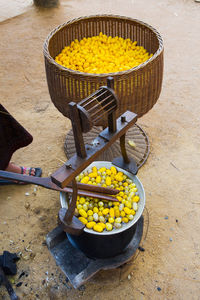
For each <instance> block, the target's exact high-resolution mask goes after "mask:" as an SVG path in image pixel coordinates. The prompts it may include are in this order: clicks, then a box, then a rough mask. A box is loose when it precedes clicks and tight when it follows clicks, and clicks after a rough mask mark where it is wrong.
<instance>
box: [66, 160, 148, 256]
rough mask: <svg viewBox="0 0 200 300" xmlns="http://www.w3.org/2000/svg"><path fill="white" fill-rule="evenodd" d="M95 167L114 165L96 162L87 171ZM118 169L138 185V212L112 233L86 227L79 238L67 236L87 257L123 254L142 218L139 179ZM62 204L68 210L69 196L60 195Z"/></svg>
mask: <svg viewBox="0 0 200 300" xmlns="http://www.w3.org/2000/svg"><path fill="white" fill-rule="evenodd" d="M94 166H96V167H97V168H101V167H104V166H105V167H107V168H110V167H111V166H113V164H112V163H111V162H107V161H95V162H93V163H92V164H91V165H89V166H88V167H87V168H86V170H87V169H90V168H92V167H94ZM115 167H116V166H115ZM116 168H117V170H119V171H122V172H123V173H124V174H125V175H127V176H128V177H129V178H130V179H131V180H133V182H134V183H135V184H136V186H137V188H138V193H139V196H140V201H139V202H138V210H137V212H136V214H135V216H134V219H133V220H132V221H129V222H128V223H127V224H123V226H122V227H121V228H120V229H113V230H112V231H103V232H101V233H99V232H95V231H93V230H92V229H88V228H86V227H85V228H84V231H83V233H82V234H81V235H79V236H75V235H71V234H67V237H68V239H69V241H70V242H71V244H72V245H73V246H74V247H75V248H78V249H79V250H81V251H82V252H83V253H84V254H85V255H86V256H89V257H92V258H109V257H113V256H116V255H118V254H120V253H122V252H123V251H124V250H125V249H126V247H127V246H128V245H129V243H130V242H131V240H132V238H133V236H134V233H135V230H136V227H137V222H138V220H139V219H140V217H141V216H142V213H143V210H144V206H145V192H144V188H143V186H142V183H141V182H140V180H139V179H138V177H137V176H135V175H133V174H131V173H129V172H127V171H125V170H123V169H121V168H118V167H116ZM60 203H61V207H64V208H67V203H68V194H66V193H62V192H61V193H60Z"/></svg>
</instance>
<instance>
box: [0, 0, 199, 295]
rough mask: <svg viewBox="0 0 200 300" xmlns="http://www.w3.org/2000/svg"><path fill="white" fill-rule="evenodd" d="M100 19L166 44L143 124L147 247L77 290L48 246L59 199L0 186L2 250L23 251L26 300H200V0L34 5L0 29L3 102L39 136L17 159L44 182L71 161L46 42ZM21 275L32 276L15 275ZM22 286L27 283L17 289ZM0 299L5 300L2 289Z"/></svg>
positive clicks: (142, 176)
mask: <svg viewBox="0 0 200 300" xmlns="http://www.w3.org/2000/svg"><path fill="white" fill-rule="evenodd" d="M101 13H111V14H119V15H124V16H129V17H133V18H136V19H139V20H142V21H144V22H146V23H149V24H151V25H152V26H153V27H155V28H156V29H157V30H158V31H159V32H160V33H161V35H162V37H163V39H164V46H165V55H164V56H165V70H164V82H163V88H162V93H161V95H160V98H159V101H158V102H157V104H156V105H155V106H154V108H153V109H152V110H151V111H150V112H149V113H148V114H146V115H145V116H144V117H142V118H141V119H139V121H138V124H139V125H141V126H142V128H143V129H144V130H145V131H146V133H147V135H148V137H149V139H150V145H151V152H150V156H149V158H148V160H147V162H146V164H145V165H144V166H143V167H142V168H141V169H140V170H139V173H138V177H139V178H140V179H141V181H142V183H143V185H144V188H145V191H146V198H147V199H146V202H147V203H146V208H147V210H148V213H149V228H148V233H147V235H146V237H145V236H144V238H143V241H142V243H141V246H142V247H144V248H145V252H138V253H137V254H136V257H134V258H133V259H132V260H131V261H130V262H129V263H128V264H126V265H124V266H123V267H122V268H118V269H115V270H110V271H102V272H99V273H98V274H97V275H96V276H95V277H93V278H92V279H91V280H90V281H88V282H87V283H86V284H85V286H84V287H82V288H81V289H80V290H75V289H73V288H72V287H71V286H70V284H69V283H66V282H65V278H64V276H63V273H62V272H61V270H60V269H59V268H58V267H57V266H56V264H55V261H54V259H53V258H52V256H51V254H50V253H49V251H48V249H47V247H46V246H45V243H44V240H45V236H46V234H47V233H48V232H49V231H51V230H52V229H53V228H54V227H55V226H56V224H57V212H58V210H59V208H60V203H59V193H58V192H54V191H49V190H46V189H43V188H41V187H38V188H37V191H36V192H34V188H35V186H34V185H25V186H14V185H13V186H2V187H0V213H1V218H0V239H1V245H0V253H2V252H3V250H9V251H11V252H21V253H22V258H21V259H20V260H19V262H18V263H17V266H18V274H17V275H16V276H15V277H14V278H12V281H13V280H14V282H15V283H14V284H13V285H14V288H15V290H16V292H17V294H18V295H19V296H20V297H21V299H24V300H28V299H31V300H32V299H43V300H46V299H53V300H54V299H55V300H56V299H69V300H72V299H73V300H76V299H83V300H86V299H88V300H89V299H90V300H91V299H92V300H103V299H106V300H113V299H118V300H124V299H128V300H133V299H135V300H138V299H170V300H171V299H176V300H179V299H181V300H182V299H187V300H191V299H192V300H193V299H194V300H197V299H200V257H199V253H200V251H199V250H200V238H199V232H200V222H199V220H200V193H199V175H200V168H199V166H200V156H199V154H200V141H199V132H200V131H199V130H200V128H199V127H200V126H199V124H200V118H199V115H200V109H199V108H200V105H199V99H200V81H199V78H200V71H199V66H200V52H199V49H200V39H199V34H200V22H199V21H200V4H199V3H195V2H194V1H193V0H175V1H172V0H166V1H163V0H160V1H157V0H149V1H145V0H124V1H119V0H116V1H105V0H96V1H89V0H85V1H82V0H74V1H70V0H69V1H63V2H61V5H60V7H59V8H55V9H49V10H48V9H46V10H45V9H43V10H39V9H37V8H35V7H32V9H29V10H28V11H27V12H25V13H24V14H21V15H19V16H17V17H15V18H11V19H8V20H5V21H4V22H2V23H0V53H1V59H0V94H1V100H0V101H1V103H2V104H3V105H4V106H5V107H6V108H7V110H8V111H9V112H10V113H11V114H12V115H13V116H15V118H16V119H17V120H18V121H19V122H20V123H21V124H23V125H24V127H25V128H27V129H28V130H29V131H30V132H31V133H32V135H33V136H34V141H33V143H32V144H31V145H30V146H28V147H27V148H24V149H21V150H19V151H17V152H16V153H15V155H14V156H13V159H12V160H13V161H14V162H15V163H18V164H20V165H26V166H30V165H31V166H40V167H42V169H43V176H48V175H49V174H51V173H52V172H53V171H54V170H56V169H57V168H58V167H59V166H61V165H62V162H61V161H60V160H62V161H65V160H66V158H65V154H64V150H63V146H64V140H65V136H66V133H67V132H68V130H69V129H70V126H71V125H70V121H69V120H68V119H66V118H64V117H63V116H62V114H60V113H59V112H58V111H57V109H56V108H55V107H54V105H53V104H52V102H51V100H50V96H49V93H48V88H47V83H46V78H45V76H46V75H45V68H44V60H43V52H42V51H43V42H44V40H45V38H46V36H47V35H48V34H49V32H50V31H51V30H52V29H54V28H55V27H56V26H57V25H59V24H61V23H64V22H65V21H68V20H70V19H72V18H75V17H79V16H84V15H91V14H101ZM25 193H29V194H30V195H28V196H26V195H25ZM147 210H145V217H146V218H145V233H146V231H147V217H148V214H147ZM166 216H168V219H167V218H166ZM27 247H28V248H27ZM26 249H27V250H30V249H31V250H32V252H30V251H27V250H26ZM23 271H24V272H25V274H26V275H27V276H23V277H22V278H20V279H19V275H20V274H21V273H22V272H23ZM128 275H130V276H129V279H128ZM20 281H22V282H23V283H22V285H21V286H20V287H16V285H15V284H17V283H19V282H20ZM158 287H160V289H161V290H159V289H158ZM0 298H1V299H6V300H7V299H9V297H8V296H7V294H6V291H5V289H4V288H1V289H0Z"/></svg>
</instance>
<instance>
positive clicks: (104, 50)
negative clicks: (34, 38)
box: [55, 32, 153, 74]
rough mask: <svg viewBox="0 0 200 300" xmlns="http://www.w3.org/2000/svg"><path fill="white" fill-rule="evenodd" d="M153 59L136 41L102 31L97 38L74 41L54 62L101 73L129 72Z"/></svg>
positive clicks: (70, 67) (75, 68)
mask: <svg viewBox="0 0 200 300" xmlns="http://www.w3.org/2000/svg"><path fill="white" fill-rule="evenodd" d="M152 56H153V54H149V53H148V52H147V51H146V50H145V49H144V48H143V47H142V46H137V41H135V42H132V41H131V40H130V39H123V38H121V37H118V36H116V37H111V36H107V35H105V34H103V33H102V32H100V34H99V35H98V36H93V37H89V38H83V39H82V40H81V41H80V42H79V41H78V40H77V39H76V40H74V41H73V42H71V44H70V46H66V47H65V48H64V49H63V50H62V52H61V53H60V54H59V55H57V56H56V57H55V61H56V62H57V63H58V64H60V65H62V66H64V67H66V68H68V69H72V70H76V71H80V72H86V73H93V74H102V73H113V72H120V71H125V70H129V69H131V68H134V67H136V66H138V65H140V64H142V63H143V62H145V61H146V60H148V59H149V58H150V57H152Z"/></svg>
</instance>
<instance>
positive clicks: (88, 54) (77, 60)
mask: <svg viewBox="0 0 200 300" xmlns="http://www.w3.org/2000/svg"><path fill="white" fill-rule="evenodd" d="M136 44H137V42H136V41H134V42H132V41H131V40H130V39H123V38H121V37H120V38H118V37H117V36H116V37H111V36H109V37H108V36H107V35H105V34H101V32H100V34H99V35H98V36H93V37H91V38H90V37H89V38H83V39H82V40H80V41H78V40H77V39H76V40H74V41H72V42H71V44H70V45H69V46H67V47H64V49H63V50H62V51H61V53H59V54H58V55H57V56H56V57H55V62H56V63H58V64H60V65H62V66H64V67H66V68H69V69H72V70H77V71H80V72H85V73H94V74H101V73H110V72H119V71H125V70H128V69H131V68H133V67H135V66H138V65H139V64H141V63H143V62H145V61H146V60H148V59H149V58H150V57H152V55H153V54H150V55H149V53H148V52H147V51H146V50H145V49H144V48H143V47H142V46H137V45H136ZM110 171H111V172H112V170H111V169H110ZM92 172H93V173H96V167H93V169H92ZM115 174H116V173H115ZM108 175H110V174H109V172H108Z"/></svg>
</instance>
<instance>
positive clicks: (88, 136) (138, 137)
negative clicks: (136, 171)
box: [64, 124, 149, 168]
mask: <svg viewBox="0 0 200 300" xmlns="http://www.w3.org/2000/svg"><path fill="white" fill-rule="evenodd" d="M101 131H102V128H101V127H93V128H92V130H91V131H90V132H88V133H85V134H83V138H84V143H85V144H94V143H95V138H96V137H97V136H98V135H99V133H100V132H101ZM64 151H65V154H66V156H67V159H69V158H71V157H72V156H73V155H74V154H75V153H76V148H75V144H74V135H73V131H72V129H71V130H70V131H69V132H68V133H67V136H66V140H65V144H64ZM126 151H127V154H128V156H129V157H130V158H133V159H134V161H135V162H136V165H137V167H138V168H140V167H141V166H142V165H143V164H144V163H145V162H146V160H147V158H148V156H149V140H148V137H147V135H146V133H145V132H144V131H143V129H142V128H141V127H140V126H139V125H137V124H135V125H134V126H133V127H131V128H130V129H129V130H128V131H127V133H126ZM120 155H121V149H120V143H119V140H117V141H116V142H115V143H113V144H112V145H111V146H110V147H109V149H107V150H106V151H104V152H103V153H102V154H101V155H99V156H98V157H97V159H96V160H102V161H113V159H114V158H116V157H118V156H120Z"/></svg>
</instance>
